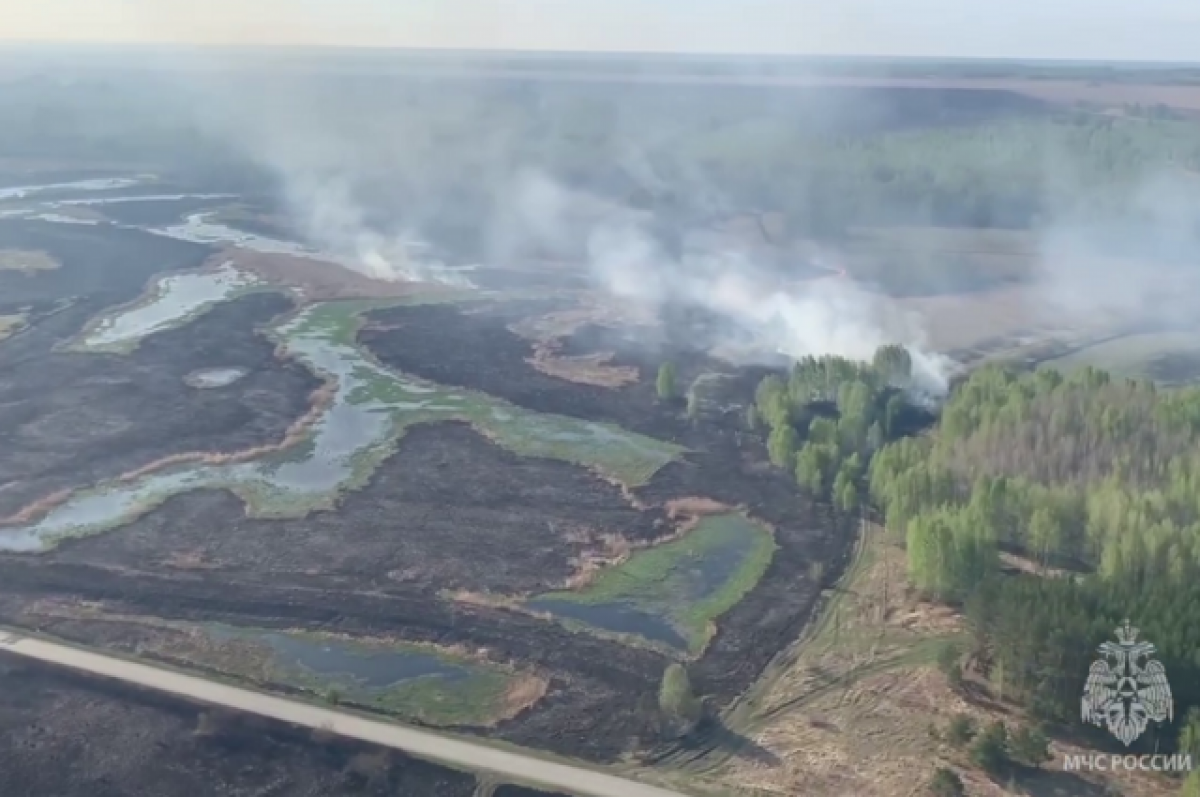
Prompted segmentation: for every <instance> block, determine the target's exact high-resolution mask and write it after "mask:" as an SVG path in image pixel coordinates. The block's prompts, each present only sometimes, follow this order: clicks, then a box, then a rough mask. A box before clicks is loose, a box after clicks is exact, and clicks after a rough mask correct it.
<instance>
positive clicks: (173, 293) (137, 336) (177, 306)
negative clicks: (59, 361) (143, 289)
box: [71, 264, 263, 351]
mask: <svg viewBox="0 0 1200 797" xmlns="http://www.w3.org/2000/svg"><path fill="white" fill-rule="evenodd" d="M261 287H263V286H262V283H261V282H260V281H259V280H258V279H257V278H256V277H254V276H253V275H251V274H246V273H244V272H241V271H238V270H237V269H235V268H234V267H233V266H232V265H228V264H227V265H224V266H221V267H220V268H218V269H216V270H214V271H204V272H197V273H193V274H174V275H171V276H168V277H163V278H161V279H159V280H158V282H157V283H155V285H154V287H153V289H152V290H151V292H150V295H149V296H148V297H147V298H145V299H142V300H141V301H139V302H138V303H137V304H135V305H133V306H131V307H129V308H127V309H124V310H119V311H117V312H116V313H113V314H110V315H107V316H104V317H103V318H101V319H100V320H99V321H98V322H96V323H94V324H92V325H91V327H90V328H89V329H87V330H86V331H85V332H84V333H83V335H82V336H81V337H80V338H79V339H78V340H77V341H76V342H75V343H74V344H72V346H71V348H73V349H75V350H77V351H128V350H130V349H132V348H133V347H135V346H136V345H137V344H138V343H139V342H141V341H142V340H143V339H145V338H147V337H149V336H150V335H153V334H155V333H156V332H162V331H163V330H166V329H171V328H173V327H177V326H179V325H180V324H182V323H184V322H185V321H187V320H189V319H191V318H194V317H195V316H196V315H198V314H199V313H200V312H202V311H204V310H206V309H208V308H210V307H212V306H213V305H215V304H217V303H218V302H221V301H225V300H228V299H230V298H233V297H234V296H238V295H240V294H243V293H245V292H247V291H249V290H253V289H255V288H261Z"/></svg>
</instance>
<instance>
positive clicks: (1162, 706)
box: [1083, 620, 1175, 747]
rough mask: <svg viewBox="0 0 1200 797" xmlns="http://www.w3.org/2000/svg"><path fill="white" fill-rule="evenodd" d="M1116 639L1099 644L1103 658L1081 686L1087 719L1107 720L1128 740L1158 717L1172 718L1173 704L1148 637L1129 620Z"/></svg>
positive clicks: (1098, 722) (1096, 722)
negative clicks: (1142, 637) (1143, 637)
mask: <svg viewBox="0 0 1200 797" xmlns="http://www.w3.org/2000/svg"><path fill="white" fill-rule="evenodd" d="M1116 633H1117V642H1116V644H1114V643H1112V642H1104V643H1103V644H1101V645H1100V647H1099V649H1098V650H1099V653H1100V655H1101V658H1100V659H1099V660H1098V661H1096V662H1095V663H1094V664H1092V667H1091V670H1090V671H1089V673H1088V679H1087V684H1086V685H1085V686H1084V688H1083V721H1084V722H1090V723H1092V724H1094V725H1100V726H1105V725H1107V726H1108V730H1109V732H1110V733H1112V735H1113V736H1115V737H1117V738H1118V739H1120V740H1121V741H1122V742H1124V744H1125V746H1126V747H1128V746H1129V745H1131V744H1133V741H1134V740H1135V739H1137V738H1138V737H1139V736H1141V735H1142V734H1143V733H1145V732H1146V726H1147V725H1148V724H1149V723H1150V721H1151V720H1153V721H1154V722H1170V721H1171V719H1172V718H1173V717H1174V713H1175V704H1174V701H1173V700H1172V698H1171V686H1170V684H1168V683H1167V671H1166V669H1165V668H1164V667H1163V665H1162V662H1160V661H1158V660H1156V659H1155V658H1154V654H1155V653H1156V652H1157V651H1156V649H1155V647H1154V645H1152V644H1150V643H1149V642H1139V641H1137V636H1138V629H1136V628H1134V627H1133V626H1131V625H1130V624H1129V621H1128V620H1126V621H1124V622H1123V623H1122V624H1121V627H1120V628H1118V629H1117V631H1116Z"/></svg>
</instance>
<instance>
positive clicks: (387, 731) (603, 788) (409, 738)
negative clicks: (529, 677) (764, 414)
mask: <svg viewBox="0 0 1200 797" xmlns="http://www.w3.org/2000/svg"><path fill="white" fill-rule="evenodd" d="M0 651H3V652H6V653H12V654H15V655H18V656H24V657H26V658H30V659H37V660H38V661H43V662H48V663H51V664H56V665H60V666H64V667H70V668H73V669H76V670H82V671H84V672H88V673H92V674H94V675H100V676H104V677H106V678H115V679H117V680H120V681H126V682H128V683H132V684H137V685H138V686H142V687H145V688H148V689H156V690H158V691H161V692H168V693H171V694H176V695H183V696H184V697H187V698H191V699H193V700H198V701H201V702H204V703H208V704H211V705H216V706H226V707H228V708H231V709H234V710H236V711H244V712H248V713H251V714H257V715H259V716H262V717H270V718H272V719H277V720H282V721H284V722H290V723H293V724H295V725H301V726H304V727H308V728H314V729H320V730H323V731H326V732H329V733H335V734H338V735H340V736H345V737H348V738H351V739H359V740H361V741H364V742H370V743H372V744H378V745H383V746H385V747H390V748H393V749H396V750H400V751H403V752H405V753H407V754H409V755H412V756H415V757H417V758H423V759H429V760H432V761H437V762H440V763H443V764H447V765H449V766H453V767H457V768H460V769H464V770H470V771H476V772H486V773H491V774H494V775H497V776H500V777H502V778H506V779H507V778H511V779H513V780H515V781H517V782H519V783H522V784H529V785H534V786H538V787H541V788H548V789H552V790H554V791H559V792H565V793H568V794H575V795H579V797H685V796H684V795H682V794H680V793H679V792H673V791H667V790H666V789H660V788H657V787H654V786H647V785H644V784H641V783H636V782H634V781H630V780H625V779H623V778H618V777H615V776H613V775H605V774H603V773H600V772H596V771H593V770H590V769H585V768H583V767H573V766H569V765H567V764H558V763H554V762H552V761H545V760H543V759H540V758H536V757H534V756H529V755H522V754H520V753H513V752H508V751H505V750H499V749H496V748H493V747H489V746H487V745H484V744H477V743H473V742H469V741H464V740H459V739H451V738H447V737H444V736H440V735H438V734H436V733H432V732H429V731H424V730H419V729H417V728H412V727H406V726H403V725H398V724H393V723H388V722H380V721H377V720H370V719H366V718H364V717H359V716H356V715H354V714H348V713H345V712H341V711H334V710H331V709H327V708H321V707H319V706H313V705H309V704H307V703H301V702H298V701H293V700H288V699H285V698H282V697H276V696H273V695H266V694H262V693H261V692H254V691H251V690H249V689H240V688H238V687H236V686H229V685H227V684H222V683H216V682H214V681H207V680H205V679H203V678H199V677H196V676H193V675H185V674H183V673H179V672H175V671H173V670H166V669H162V668H159V667H154V666H151V665H148V664H141V663H138V662H132V661H127V660H125V659H119V658H115V657H111V656H105V655H103V654H100V653H94V652H91V651H86V650H81V649H78V648H74V647H69V646H67V645H60V644H57V643H54V642H47V641H45V640H41V639H33V638H30V637H22V636H20V635H17V634H10V633H5V632H3V631H0Z"/></svg>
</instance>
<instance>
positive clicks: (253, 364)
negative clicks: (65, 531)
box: [0, 278, 320, 515]
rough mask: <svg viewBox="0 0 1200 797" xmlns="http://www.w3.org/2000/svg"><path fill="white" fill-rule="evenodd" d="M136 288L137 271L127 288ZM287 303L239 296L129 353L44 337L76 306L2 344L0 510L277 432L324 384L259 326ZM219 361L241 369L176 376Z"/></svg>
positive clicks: (269, 439)
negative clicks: (93, 350) (230, 378)
mask: <svg viewBox="0 0 1200 797" xmlns="http://www.w3.org/2000/svg"><path fill="white" fill-rule="evenodd" d="M35 279H37V278H35ZM114 281H116V280H114ZM131 282H132V281H131ZM130 287H132V285H130ZM141 287H142V285H141V284H140V281H139V283H138V284H137V289H136V290H133V291H131V295H129V296H127V297H126V298H127V299H131V298H133V297H134V296H136V295H137V290H140V289H141ZM109 295H113V296H114V298H115V296H116V295H117V294H116V293H115V290H113V289H110V292H109ZM85 304H86V305H89V306H95V305H96V304H97V302H96V301H95V300H94V299H89V300H88V301H87V302H86V303H85ZM291 308H292V303H291V301H290V300H288V299H286V298H284V297H283V296H280V295H276V294H263V295H254V296H247V297H245V298H243V299H240V300H236V301H233V302H230V303H227V304H222V305H220V306H218V307H216V308H214V309H213V310H212V311H211V312H209V313H206V314H204V315H202V316H201V317H199V318H198V319H197V320H196V321H195V322H194V323H191V324H188V325H187V326H184V327H181V328H179V329H176V330H171V331H167V332H164V333H161V334H159V335H153V336H151V337H150V338H148V339H147V340H145V341H144V342H143V343H142V345H141V346H139V347H138V349H137V350H136V351H134V352H133V353H131V354H129V355H115V354H114V355H109V354H77V353H68V352H60V351H54V350H53V348H52V347H53V345H54V344H55V343H56V342H59V341H56V340H52V339H51V338H52V337H57V336H56V335H54V332H55V331H58V332H60V333H61V332H65V331H66V330H63V329H61V327H62V326H64V325H65V323H66V322H67V321H68V320H69V319H68V318H66V317H67V316H68V315H73V316H74V318H75V319H80V318H81V316H80V314H78V313H75V312H74V308H72V310H69V311H63V312H62V313H60V314H59V315H58V316H55V317H53V318H51V319H47V321H46V322H45V323H44V324H39V325H37V326H35V327H33V328H32V329H31V330H29V332H28V333H26V334H24V335H22V336H19V337H17V338H15V339H13V340H11V341H9V344H11V346H6V347H5V348H4V349H3V350H0V351H3V352H4V354H7V355H8V357H2V356H0V360H5V361H7V362H0V429H3V433H2V436H3V441H4V443H3V446H0V482H3V483H4V484H5V488H4V489H3V490H2V491H0V514H3V515H8V514H11V513H13V512H16V511H18V510H19V509H21V508H22V507H23V506H25V505H26V504H28V503H29V502H31V501H34V500H37V499H39V498H42V497H43V496H46V495H48V494H51V493H54V492H56V491H59V490H62V489H67V488H74V487H79V486H85V485H89V484H94V483H96V482H99V481H103V480H107V479H113V478H116V477H118V476H120V475H122V474H124V473H128V472H130V471H134V470H137V469H138V468H142V467H144V466H146V465H149V464H150V463H152V462H155V461H156V460H159V459H162V458H164V457H167V456H171V455H174V454H182V453H186V452H233V451H241V450H243V449H247V448H251V447H254V446H259V445H268V444H272V443H277V442H278V441H280V440H281V439H283V437H284V434H285V432H286V430H287V429H288V427H289V426H290V425H291V424H292V423H294V422H295V421H296V419H297V418H299V417H301V416H303V415H304V413H305V412H306V411H307V409H308V406H309V395H310V394H311V393H312V392H313V391H314V390H315V389H316V388H317V387H318V386H319V385H320V380H318V379H317V378H316V377H314V376H313V375H312V374H311V373H309V372H308V371H306V370H304V369H303V368H301V367H299V366H297V365H295V364H294V363H290V362H283V361H280V360H279V359H278V358H277V357H276V356H275V353H274V345H273V344H272V343H271V341H269V340H268V339H267V338H266V337H265V336H264V335H261V334H259V333H258V332H257V328H258V327H259V326H260V325H262V324H265V323H267V322H268V321H270V320H271V319H272V318H274V317H276V316H278V315H280V314H282V313H285V312H287V311H289V310H290V309H291ZM72 326H74V325H72ZM225 367H234V368H243V369H246V371H247V372H248V375H247V376H246V378H245V379H242V380H240V381H239V382H237V383H236V384H234V385H230V386H228V387H225V388H220V389H216V390H196V389H194V388H192V387H189V386H188V385H187V384H186V383H185V382H184V377H185V376H186V375H187V374H189V373H190V372H192V371H195V370H198V369H202V368H225Z"/></svg>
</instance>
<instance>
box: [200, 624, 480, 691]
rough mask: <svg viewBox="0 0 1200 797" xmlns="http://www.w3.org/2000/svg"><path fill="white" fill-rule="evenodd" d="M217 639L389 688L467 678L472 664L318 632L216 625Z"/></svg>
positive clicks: (289, 664)
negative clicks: (432, 679)
mask: <svg viewBox="0 0 1200 797" xmlns="http://www.w3.org/2000/svg"><path fill="white" fill-rule="evenodd" d="M208 633H209V634H210V636H212V638H213V639H215V640H218V641H228V640H233V639H238V640H245V641H251V642H255V643H258V644H262V645H265V646H266V647H268V648H270V650H271V653H272V655H273V657H274V658H275V660H276V662H277V663H278V664H279V665H280V666H281V667H283V668H285V669H294V668H297V667H299V668H301V669H302V670H306V671H309V672H312V673H314V674H316V675H319V676H346V677H348V678H350V679H351V680H352V681H354V682H356V683H359V684H361V685H362V686H365V687H371V688H387V687H390V686H395V685H396V684H399V683H402V682H404V681H411V680H413V679H415V678H424V677H431V676H433V677H438V678H441V679H443V680H445V681H449V682H453V681H463V680H466V679H468V678H470V677H471V676H472V671H471V668H470V667H468V666H465V665H460V664H456V663H454V662H452V661H450V660H449V659H448V658H446V657H443V656H438V655H435V654H434V653H432V652H429V651H426V650H423V649H421V648H418V647H415V646H413V647H399V646H397V647H383V646H374V645H372V646H364V645H356V644H353V643H350V642H346V641H341V640H337V639H332V638H325V637H320V636H317V635H315V634H288V633H283V632H276V631H251V630H245V629H232V628H229V627H228V626H213V627H210V628H209V629H208Z"/></svg>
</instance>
